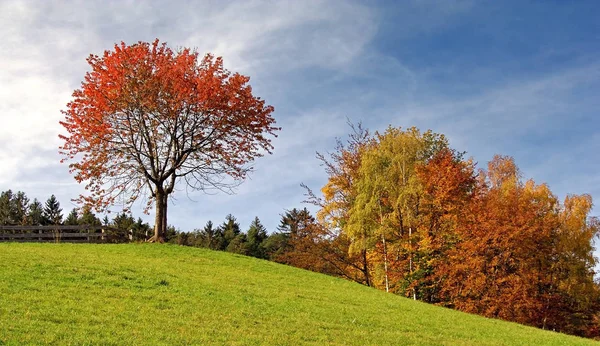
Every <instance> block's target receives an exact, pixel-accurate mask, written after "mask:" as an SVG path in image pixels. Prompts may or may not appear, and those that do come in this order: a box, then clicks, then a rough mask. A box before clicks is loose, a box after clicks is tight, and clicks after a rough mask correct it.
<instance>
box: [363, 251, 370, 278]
mask: <svg viewBox="0 0 600 346" xmlns="http://www.w3.org/2000/svg"><path fill="white" fill-rule="evenodd" d="M362 258H363V274H364V275H365V282H366V283H367V286H369V287H371V277H370V276H369V264H368V262H367V250H362Z"/></svg>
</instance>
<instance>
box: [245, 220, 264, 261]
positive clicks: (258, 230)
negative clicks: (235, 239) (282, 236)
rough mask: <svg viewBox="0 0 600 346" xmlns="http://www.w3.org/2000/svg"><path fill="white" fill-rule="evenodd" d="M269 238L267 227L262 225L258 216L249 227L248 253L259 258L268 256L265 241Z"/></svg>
mask: <svg viewBox="0 0 600 346" xmlns="http://www.w3.org/2000/svg"><path fill="white" fill-rule="evenodd" d="M265 239H267V229H266V228H265V226H263V225H262V223H261V222H260V220H259V219H258V216H257V217H255V218H254V220H253V221H252V223H251V224H250V228H249V229H248V236H247V241H248V255H250V256H253V257H257V258H266V256H267V254H266V250H265V248H264V246H263V242H264V241H265Z"/></svg>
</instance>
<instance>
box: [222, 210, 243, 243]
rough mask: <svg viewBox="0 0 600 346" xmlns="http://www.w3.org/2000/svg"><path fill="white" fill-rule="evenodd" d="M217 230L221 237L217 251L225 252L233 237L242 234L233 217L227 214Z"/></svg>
mask: <svg viewBox="0 0 600 346" xmlns="http://www.w3.org/2000/svg"><path fill="white" fill-rule="evenodd" d="M219 228H220V233H221V234H222V236H223V242H222V244H221V248H220V249H219V250H226V249H227V247H228V246H229V243H231V241H232V240H233V239H235V237H237V236H238V235H239V234H240V233H242V231H241V230H240V224H239V223H238V222H237V220H236V219H235V217H234V216H233V215H231V214H229V215H227V216H226V217H225V221H224V222H223V224H222V225H221V227H219Z"/></svg>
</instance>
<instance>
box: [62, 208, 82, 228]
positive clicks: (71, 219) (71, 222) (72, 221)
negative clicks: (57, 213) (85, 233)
mask: <svg viewBox="0 0 600 346" xmlns="http://www.w3.org/2000/svg"><path fill="white" fill-rule="evenodd" d="M64 224H65V225H68V226H77V225H79V215H77V208H73V210H71V212H70V213H69V215H67V218H66V219H65V222H64Z"/></svg>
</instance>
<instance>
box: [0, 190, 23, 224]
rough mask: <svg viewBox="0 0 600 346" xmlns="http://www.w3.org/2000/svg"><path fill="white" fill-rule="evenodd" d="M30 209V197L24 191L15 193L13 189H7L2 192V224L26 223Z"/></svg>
mask: <svg viewBox="0 0 600 346" xmlns="http://www.w3.org/2000/svg"><path fill="white" fill-rule="evenodd" d="M28 209H29V198H28V197H27V195H26V194H25V193H24V192H22V191H18V192H17V193H13V192H12V190H6V191H3V192H2V194H0V224H2V225H24V224H26V223H27V212H28Z"/></svg>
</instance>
